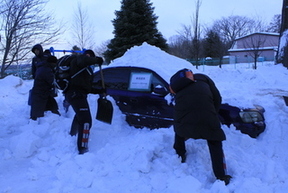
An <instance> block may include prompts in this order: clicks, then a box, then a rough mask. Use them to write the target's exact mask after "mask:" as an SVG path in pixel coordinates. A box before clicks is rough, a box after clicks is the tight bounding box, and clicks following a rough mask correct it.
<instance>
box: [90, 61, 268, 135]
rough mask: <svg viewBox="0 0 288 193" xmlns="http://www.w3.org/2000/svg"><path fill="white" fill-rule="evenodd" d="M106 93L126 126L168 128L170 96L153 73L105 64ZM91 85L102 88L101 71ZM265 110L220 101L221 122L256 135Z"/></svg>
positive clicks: (148, 70) (171, 96) (170, 111)
mask: <svg viewBox="0 0 288 193" xmlns="http://www.w3.org/2000/svg"><path fill="white" fill-rule="evenodd" d="M102 71H103V76H104V83H105V87H106V92H107V94H108V95H110V96H111V97H113V99H114V100H115V102H116V104H117V105H118V107H119V109H120V110H121V112H122V113H124V114H125V115H126V121H127V123H128V124H129V125H131V126H134V127H137V128H143V127H148V128H151V129H155V128H167V127H170V126H171V125H172V124H173V109H174V106H173V99H174V96H173V94H171V93H170V92H169V84H168V83H167V82H166V81H165V80H164V79H163V78H162V77H161V76H160V75H159V74H157V73H156V72H154V71H153V70H151V69H148V68H142V67H135V66H119V67H108V68H105V69H103V70H102ZM93 85H94V87H95V88H101V85H102V82H101V75H100V71H98V72H95V74H94V80H93ZM263 113H264V109H263V108H262V107H257V108H253V109H242V110H241V109H239V108H238V107H234V106H230V105H228V104H222V105H221V109H220V112H219V118H220V120H221V122H222V124H226V125H228V126H230V125H231V124H233V125H234V126H235V127H236V129H239V130H241V132H242V133H246V134H248V135H250V137H257V136H258V135H259V134H260V133H261V132H263V131H264V129H265V123H264V116H263Z"/></svg>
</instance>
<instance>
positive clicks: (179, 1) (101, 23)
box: [46, 0, 282, 45]
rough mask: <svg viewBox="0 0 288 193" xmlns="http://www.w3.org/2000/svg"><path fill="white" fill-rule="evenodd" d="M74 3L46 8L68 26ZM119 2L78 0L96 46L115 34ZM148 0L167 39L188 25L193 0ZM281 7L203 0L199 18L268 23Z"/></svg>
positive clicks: (262, 0)
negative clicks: (243, 18)
mask: <svg viewBox="0 0 288 193" xmlns="http://www.w3.org/2000/svg"><path fill="white" fill-rule="evenodd" d="M77 2H78V1H77V0H61V1H59V0H50V2H49V3H48V5H47V6H46V8H47V11H52V12H53V15H54V16H55V18H56V20H57V21H63V22H64V23H65V24H66V26H67V28H68V27H69V21H71V18H72V17H73V16H72V15H73V13H74V10H75V9H76V8H77ZM120 2H121V1H120V0H107V1H103V0H101V1H100V0H93V1H91V0H81V4H82V6H83V8H84V9H87V12H88V13H89V18H90V19H91V22H93V23H94V24H95V26H94V27H95V41H96V45H100V44H101V43H102V42H105V41H107V40H109V39H112V38H113V37H114V36H113V33H112V32H113V29H114V28H113V25H112V22H111V21H112V20H113V19H115V11H116V10H120V6H121V4H120ZM150 2H151V3H152V4H153V5H152V6H153V7H155V10H154V13H155V15H156V16H158V20H157V21H158V25H157V27H158V30H159V31H160V32H161V33H162V35H163V36H164V37H165V38H166V39H167V40H169V38H170V37H171V36H173V35H177V34H178V32H179V31H181V30H182V29H183V25H186V26H187V25H191V19H192V18H193V17H194V15H195V10H196V9H195V5H196V0H150ZM281 9H282V0H218V1H215V0H202V4H201V6H200V10H199V21H200V22H201V23H203V24H207V25H209V24H211V23H213V21H214V20H217V19H221V18H222V17H228V16H230V15H241V16H247V17H251V18H261V19H263V21H266V22H268V23H269V22H270V21H271V20H272V18H273V16H274V15H276V14H281ZM68 32H69V30H67V33H68ZM66 36H67V35H66ZM61 41H62V42H63V43H65V42H67V39H65V38H62V39H61Z"/></svg>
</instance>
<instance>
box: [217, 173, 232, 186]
mask: <svg viewBox="0 0 288 193" xmlns="http://www.w3.org/2000/svg"><path fill="white" fill-rule="evenodd" d="M231 178H232V176H230V175H225V176H223V177H221V178H217V179H218V180H221V181H223V182H225V185H226V186H227V185H228V184H229V183H230V180H231Z"/></svg>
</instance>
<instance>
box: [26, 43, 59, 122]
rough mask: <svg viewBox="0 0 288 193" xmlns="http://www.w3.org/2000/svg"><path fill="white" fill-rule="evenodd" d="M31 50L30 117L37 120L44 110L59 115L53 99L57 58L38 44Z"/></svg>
mask: <svg viewBox="0 0 288 193" xmlns="http://www.w3.org/2000/svg"><path fill="white" fill-rule="evenodd" d="M32 52H33V53H34V54H35V57H34V58H33V59H32V76H33V79H34V83H33V88H32V90H31V96H30V97H31V99H30V101H31V111H30V119H32V120H37V118H39V117H43V116H44V112H45V111H48V110H49V111H51V112H52V113H55V114H58V115H60V113H59V111H58V104H57V102H56V101H55V99H54V96H55V90H54V89H55V86H54V67H55V65H56V62H57V58H56V57H54V56H51V55H49V54H44V53H43V48H42V46H41V45H40V44H36V45H35V46H33V48H32Z"/></svg>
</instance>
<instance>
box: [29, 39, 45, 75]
mask: <svg viewBox="0 0 288 193" xmlns="http://www.w3.org/2000/svg"><path fill="white" fill-rule="evenodd" d="M36 49H37V50H39V54H38V55H35V56H34V58H33V59H32V66H31V72H32V77H33V79H35V73H36V69H37V67H39V66H41V65H42V63H43V61H45V60H46V57H44V54H43V48H42V46H41V45H40V44H36V45H35V46H33V48H32V49H31V51H32V52H33V53H34V54H35V50H36Z"/></svg>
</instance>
